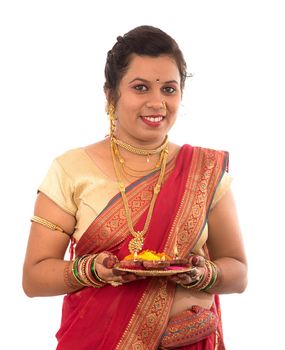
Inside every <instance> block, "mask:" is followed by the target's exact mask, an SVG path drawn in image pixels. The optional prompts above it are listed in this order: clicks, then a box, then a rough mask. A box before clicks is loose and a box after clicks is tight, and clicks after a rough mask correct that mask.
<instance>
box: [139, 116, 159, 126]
mask: <svg viewBox="0 0 285 350" xmlns="http://www.w3.org/2000/svg"><path fill="white" fill-rule="evenodd" d="M141 118H142V120H143V121H144V122H145V123H146V124H147V125H150V126H159V125H160V123H161V122H162V121H163V119H164V118H165V116H163V115H147V116H146V115H145V116H142V117H141Z"/></svg>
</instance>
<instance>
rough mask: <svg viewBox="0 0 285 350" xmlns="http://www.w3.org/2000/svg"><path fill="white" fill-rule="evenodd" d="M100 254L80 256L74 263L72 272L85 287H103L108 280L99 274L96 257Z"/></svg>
mask: <svg viewBox="0 0 285 350" xmlns="http://www.w3.org/2000/svg"><path fill="white" fill-rule="evenodd" d="M97 256H98V254H92V255H83V256H78V257H77V258H76V259H75V260H74V262H73V264H72V274H73V276H74V278H75V279H76V281H77V282H78V283H80V284H81V285H83V286H84V287H94V288H101V287H104V286H105V285H106V284H107V282H106V281H104V280H103V279H102V278H100V277H99V276H98V273H97V271H96V259H97Z"/></svg>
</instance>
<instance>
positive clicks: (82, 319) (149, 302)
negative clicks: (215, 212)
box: [57, 145, 227, 350]
mask: <svg viewBox="0 0 285 350" xmlns="http://www.w3.org/2000/svg"><path fill="white" fill-rule="evenodd" d="M226 165H227V154H226V153H225V152H220V151H213V150H208V149H203V148H192V147H191V146H188V145H185V146H183V147H182V148H181V150H180V152H179V154H178V156H177V158H176V162H175V164H174V162H171V163H170V164H168V166H167V171H166V175H165V176H166V177H165V182H164V184H163V186H162V188H161V191H160V193H159V195H158V197H157V201H156V204H155V208H154V211H153V216H152V220H151V223H150V226H149V230H148V232H147V234H146V237H145V242H144V249H152V250H156V251H165V252H166V253H168V254H170V255H173V251H174V246H175V244H176V242H177V246H178V251H179V254H180V255H181V256H183V257H186V256H187V255H189V253H190V252H191V250H192V248H193V247H194V246H195V243H196V242H197V240H198V239H199V236H200V234H201V232H202V230H203V227H204V225H205V223H206V220H207V215H208V211H209V208H210V205H211V202H212V199H213V196H214V193H215V190H216V188H217V185H218V183H219V181H220V179H221V177H222V175H223V173H224V171H225V168H226ZM157 176H158V174H157V173H156V174H151V175H148V176H146V177H144V178H143V179H140V180H139V181H136V182H135V183H133V184H131V185H130V186H128V188H127V197H128V202H129V206H130V209H131V213H132V218H133V222H134V223H135V229H136V230H141V229H142V228H143V225H144V222H145V218H146V213H147V209H148V205H149V201H150V199H151V195H152V189H153V186H154V184H155V183H156V180H157ZM130 239H131V236H130V235H129V232H128V227H127V223H126V217H125V211H124V206H123V203H122V200H121V198H120V195H117V196H115V197H114V198H113V199H112V200H111V201H110V202H109V204H108V205H107V207H106V208H105V209H104V210H103V211H102V212H101V213H100V215H99V216H98V217H97V218H96V219H95V220H94V222H93V223H92V224H91V225H90V226H89V228H88V229H87V231H86V232H85V233H84V235H83V236H82V237H81V239H80V240H79V242H78V244H77V246H76V255H83V254H89V253H90V254H91V253H98V252H100V251H103V250H108V251H110V252H112V253H114V254H116V255H117V256H118V258H119V259H121V258H123V257H124V256H125V255H127V254H129V252H128V242H129V240H130ZM175 289H176V286H175V284H174V283H172V282H170V281H168V280H167V278H156V277H155V278H147V279H145V280H139V281H136V282H131V283H127V284H124V285H122V286H119V287H116V288H115V287H112V286H111V285H107V286H105V287H103V288H101V289H95V288H84V289H82V290H80V291H78V292H75V293H72V294H68V295H66V296H65V297H64V303H63V310H62V323H61V328H60V330H59V331H58V333H57V339H58V346H57V350H74V349H76V350H93V349H94V350H95V349H96V350H112V349H116V350H126V349H136V350H154V349H159V342H160V338H161V336H162V334H163V332H164V329H165V327H166V326H167V322H168V318H169V312H170V308H171V305H172V302H173V298H174V294H175ZM215 307H216V309H217V312H219V305H218V299H217V303H216V305H215ZM218 336H219V337H220V339H221V337H222V333H221V329H220V330H219V334H218ZM216 337H217V335H216V334H213V336H210V337H208V338H206V339H205V340H203V341H201V342H199V343H196V344H193V345H191V346H188V347H183V348H180V349H185V350H186V349H189V350H190V349H191V350H210V349H218V350H222V349H224V348H223V347H222V342H220V346H219V347H215V344H216V343H217V342H216Z"/></svg>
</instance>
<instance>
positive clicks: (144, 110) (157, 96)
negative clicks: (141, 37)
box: [115, 55, 181, 146]
mask: <svg viewBox="0 0 285 350" xmlns="http://www.w3.org/2000/svg"><path fill="white" fill-rule="evenodd" d="M118 90H119V99H118V101H117V103H116V106H115V108H116V110H115V115H116V117H117V118H118V121H117V126H116V132H115V135H116V136H117V137H118V138H119V139H121V140H123V141H125V142H128V143H130V144H132V145H153V146H155V145H158V144H160V143H161V142H162V141H163V139H164V138H165V136H166V134H167V133H168V131H169V130H170V128H171V127H172V125H173V123H174V122H175V120H176V116H177V112H178V109H179V106H180V102H181V89H180V74H179V70H178V67H177V65H176V63H175V61H174V60H172V59H171V58H170V57H169V56H158V57H151V56H138V55H133V58H132V59H131V61H130V64H129V66H128V69H127V71H126V73H125V75H124V76H123V78H122V80H121V82H120V84H119V89H118Z"/></svg>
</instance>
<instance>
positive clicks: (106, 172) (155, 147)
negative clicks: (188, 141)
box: [23, 26, 247, 350]
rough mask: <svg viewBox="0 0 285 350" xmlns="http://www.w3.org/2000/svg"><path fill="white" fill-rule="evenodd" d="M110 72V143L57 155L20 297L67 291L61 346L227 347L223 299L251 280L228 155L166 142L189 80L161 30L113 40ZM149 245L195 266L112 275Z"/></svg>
mask: <svg viewBox="0 0 285 350" xmlns="http://www.w3.org/2000/svg"><path fill="white" fill-rule="evenodd" d="M105 77H106V82H105V86H104V90H105V94H106V98H107V102H108V114H109V118H110V124H111V127H110V136H109V137H108V138H106V139H104V140H102V141H100V142H98V143H95V144H92V145H90V146H87V147H83V148H79V149H75V150H71V151H69V152H67V153H65V154H64V155H62V156H60V157H58V158H57V159H55V160H54V162H53V164H52V166H51V168H50V170H49V172H48V174H47V176H46V178H45V179H44V181H43V183H42V185H41V186H40V188H39V193H38V196H37V200H36V204H35V213H34V214H35V216H34V217H33V218H32V225H31V232H30V239H29V243H28V248H27V254H26V259H25V263H24V272H23V287H24V290H25V292H26V294H27V295H28V296H31V297H33V296H47V295H60V294H66V296H65V297H64V303H63V314H62V323H61V327H60V330H59V331H58V333H57V339H58V347H57V349H58V350H69V349H70V350H71V349H72V350H74V349H77V350H85V349H88V350H90V349H96V350H98V349H106V350H110V349H163V348H180V349H193V350H198V349H206V350H210V349H219V350H221V349H224V344H223V337H222V329H221V319H220V309H219V299H218V294H223V293H236V292H238V293H239V292H242V291H243V290H244V289H245V287H246V273H247V267H246V258H245V253H244V249H243V244H242V239H241V234H240V229H239V225H238V220H237V215H236V210H235V206H234V201H233V198H232V194H231V192H230V189H229V187H230V176H229V175H228V174H227V162H228V157H227V153H226V152H222V151H215V150H210V149H204V148H201V147H192V146H189V145H184V146H182V147H180V146H178V145H176V144H174V143H171V142H169V141H168V137H167V134H168V131H169V130H170V129H171V127H172V125H173V124H174V123H175V121H176V117H177V112H178V108H179V105H180V102H181V98H182V92H183V88H184V84H185V79H186V77H187V73H186V63H185V61H184V58H183V55H182V53H181V51H180V49H179V47H178V46H177V44H176V42H175V41H174V40H173V39H172V38H171V37H170V36H168V35H167V34H166V33H164V32H162V31H161V30H159V29H157V28H154V27H150V26H141V27H137V28H135V29H133V30H131V31H130V32H128V33H127V34H125V35H124V36H123V37H118V38H117V42H116V44H115V45H114V47H113V48H112V50H110V51H109V52H108V56H107V61H106V66H105ZM70 241H71V249H70V250H71V258H70V260H64V256H65V253H66V250H67V248H68V245H69V243H70ZM146 250H151V251H155V252H163V253H165V254H167V256H170V257H176V258H177V257H178V258H182V259H187V260H189V261H190V262H191V264H192V265H193V266H194V268H193V269H191V270H189V272H187V271H186V272H185V271H184V272H183V273H177V274H175V275H172V276H162V277H159V276H156V277H146V276H138V275H137V274H136V273H132V272H125V271H120V270H118V269H116V268H114V265H115V264H116V263H117V262H118V261H121V260H122V259H124V257H126V256H128V255H130V253H132V256H133V257H137V256H138V254H142V252H145V251H146ZM73 253H75V258H74V259H73Z"/></svg>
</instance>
